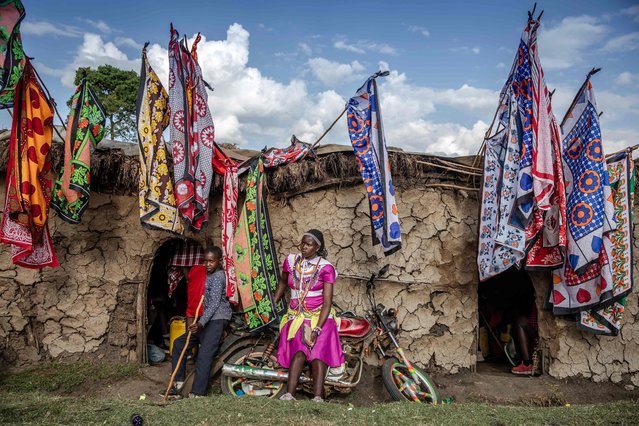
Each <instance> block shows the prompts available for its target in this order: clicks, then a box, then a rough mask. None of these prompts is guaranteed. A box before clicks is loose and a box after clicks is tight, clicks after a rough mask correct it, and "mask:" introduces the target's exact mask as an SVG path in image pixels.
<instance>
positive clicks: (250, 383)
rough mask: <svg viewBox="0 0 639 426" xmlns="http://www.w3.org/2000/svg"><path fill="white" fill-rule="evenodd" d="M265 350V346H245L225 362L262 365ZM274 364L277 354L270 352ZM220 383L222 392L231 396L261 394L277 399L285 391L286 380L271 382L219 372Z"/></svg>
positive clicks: (270, 358)
mask: <svg viewBox="0 0 639 426" xmlns="http://www.w3.org/2000/svg"><path fill="white" fill-rule="evenodd" d="M265 350H266V346H256V347H255V348H253V347H250V348H245V349H241V350H239V351H238V352H236V353H234V354H233V355H232V356H231V357H230V358H229V359H228V361H226V363H227V364H233V365H250V366H253V367H264V366H263V365H262V364H263V363H262V355H263V353H264V351H265ZM269 361H271V362H272V363H273V364H274V365H277V356H276V354H274V353H271V355H270V357H269ZM220 385H221V388H222V393H223V394H225V395H233V396H238V397H239V396H244V395H251V396H261V397H268V398H271V399H278V398H279V397H280V396H282V395H284V394H285V393H286V382H271V381H264V380H254V379H244V378H238V377H230V376H227V375H225V374H224V373H221V377H220Z"/></svg>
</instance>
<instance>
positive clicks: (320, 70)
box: [308, 58, 364, 86]
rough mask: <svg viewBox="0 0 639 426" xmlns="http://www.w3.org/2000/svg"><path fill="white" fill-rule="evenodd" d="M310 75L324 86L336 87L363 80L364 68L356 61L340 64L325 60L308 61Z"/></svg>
mask: <svg viewBox="0 0 639 426" xmlns="http://www.w3.org/2000/svg"><path fill="white" fill-rule="evenodd" d="M308 66H309V67H310V69H311V73H313V75H314V76H315V77H317V79H318V80H320V81H321V82H322V83H324V84H325V85H326V86H338V85H342V84H345V83H349V82H352V81H356V80H361V79H363V78H364V74H362V72H363V71H364V66H363V65H362V64H360V63H359V62H357V61H353V62H351V63H350V64H340V63H339V62H334V61H329V60H328V59H326V58H312V59H309V60H308Z"/></svg>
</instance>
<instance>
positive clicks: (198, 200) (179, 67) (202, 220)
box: [169, 26, 215, 232]
mask: <svg viewBox="0 0 639 426" xmlns="http://www.w3.org/2000/svg"><path fill="white" fill-rule="evenodd" d="M200 40H201V36H200V35H199V34H198V35H197V37H196V38H195V41H194V42H193V45H192V46H191V50H190V51H189V49H188V47H187V46H186V40H184V41H182V42H180V40H179V34H178V32H177V31H176V30H175V29H174V28H173V27H172V26H171V40H170V42H169V102H170V106H171V122H170V134H171V141H172V143H173V162H174V165H173V171H174V177H175V195H176V199H177V205H178V209H179V211H180V214H181V215H182V218H183V219H184V221H185V222H186V225H187V226H188V227H189V228H190V229H191V230H192V231H194V232H199V231H201V230H202V228H203V226H204V225H205V224H206V223H207V222H208V218H209V193H210V190H211V183H212V180H213V165H212V163H213V158H214V155H215V152H214V150H215V127H214V125H213V119H212V117H211V112H210V111H209V107H208V94H207V92H206V83H205V82H204V79H203V77H202V70H201V68H200V65H199V64H198V58H197V44H198V43H199V41H200Z"/></svg>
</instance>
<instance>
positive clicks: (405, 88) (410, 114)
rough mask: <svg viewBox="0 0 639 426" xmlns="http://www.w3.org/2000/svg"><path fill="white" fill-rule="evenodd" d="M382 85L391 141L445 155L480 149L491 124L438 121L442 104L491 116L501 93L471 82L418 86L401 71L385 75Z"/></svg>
mask: <svg viewBox="0 0 639 426" xmlns="http://www.w3.org/2000/svg"><path fill="white" fill-rule="evenodd" d="M379 87H380V89H379V91H380V100H381V102H382V112H383V115H384V126H385V132H386V140H387V143H388V145H390V146H394V147H401V148H403V149H405V150H408V151H421V152H424V151H426V152H430V153H437V154H442V155H467V154H474V153H476V152H477V150H478V149H479V146H480V145H481V142H482V140H483V138H484V134H485V132H486V129H487V128H488V125H487V124H486V123H485V122H484V121H482V120H475V122H474V124H473V125H472V126H471V127H466V126H464V125H461V124H458V123H451V122H436V121H434V120H433V119H432V118H431V117H430V116H431V115H432V114H434V113H435V112H436V111H437V109H438V107H439V106H445V107H449V108H454V109H457V110H460V111H471V112H472V114H473V115H474V116H477V117H487V118H490V117H492V113H493V112H494V109H495V108H496V104H497V97H498V93H497V92H496V91H492V90H487V89H480V88H475V87H472V86H469V85H467V84H464V85H462V86H461V87H460V88H458V89H434V88H431V87H423V86H417V85H414V84H411V83H410V82H409V81H408V79H407V77H406V75H405V74H400V73H398V72H397V71H391V73H390V75H389V76H388V77H386V78H385V79H381V80H380V86H379Z"/></svg>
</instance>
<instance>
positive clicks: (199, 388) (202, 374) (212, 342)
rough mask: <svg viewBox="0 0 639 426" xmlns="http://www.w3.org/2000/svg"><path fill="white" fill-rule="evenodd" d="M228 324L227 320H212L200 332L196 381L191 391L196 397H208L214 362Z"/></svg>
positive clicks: (194, 380)
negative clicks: (207, 392) (207, 390)
mask: <svg viewBox="0 0 639 426" xmlns="http://www.w3.org/2000/svg"><path fill="white" fill-rule="evenodd" d="M227 322H228V321H226V320H211V321H209V323H208V324H206V325H205V326H204V328H203V329H202V330H200V333H201V336H200V349H199V352H198V354H197V360H196V361H195V379H193V389H192V391H191V392H192V393H193V394H194V395H200V396H202V395H206V388H207V387H208V385H209V378H210V376H211V368H212V367H213V360H214V359H215V355H217V351H218V349H219V348H220V342H221V340H222V335H223V333H224V328H225V326H226V324H227Z"/></svg>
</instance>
